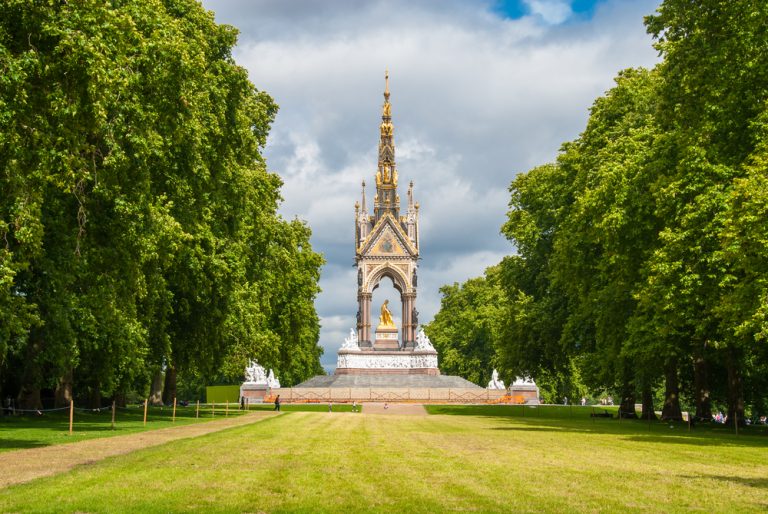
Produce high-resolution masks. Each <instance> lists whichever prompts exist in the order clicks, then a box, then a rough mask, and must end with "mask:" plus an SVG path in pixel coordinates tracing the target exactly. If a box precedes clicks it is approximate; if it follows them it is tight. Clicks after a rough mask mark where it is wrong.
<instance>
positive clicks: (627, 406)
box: [619, 382, 637, 419]
mask: <svg viewBox="0 0 768 514" xmlns="http://www.w3.org/2000/svg"><path fill="white" fill-rule="evenodd" d="M619 415H620V416H621V418H622V419H627V418H636V417H637V414H636V413H635V388H634V387H632V384H630V383H629V382H625V383H624V385H623V386H622V388H621V404H620V405H619Z"/></svg>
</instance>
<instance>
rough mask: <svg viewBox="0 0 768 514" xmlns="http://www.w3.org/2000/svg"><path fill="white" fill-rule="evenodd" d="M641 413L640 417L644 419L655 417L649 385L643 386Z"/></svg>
mask: <svg viewBox="0 0 768 514" xmlns="http://www.w3.org/2000/svg"><path fill="white" fill-rule="evenodd" d="M642 397H643V413H642V414H641V417H642V418H643V419H645V420H649V419H652V420H655V419H657V418H656V411H655V410H654V407H653V389H651V387H650V386H643V392H642Z"/></svg>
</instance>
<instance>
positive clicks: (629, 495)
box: [0, 406, 768, 512]
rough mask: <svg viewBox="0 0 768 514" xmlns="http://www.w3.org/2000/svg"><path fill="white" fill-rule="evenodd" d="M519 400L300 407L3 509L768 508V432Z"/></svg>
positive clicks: (69, 479) (85, 472) (55, 482)
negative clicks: (606, 415) (651, 420)
mask: <svg viewBox="0 0 768 514" xmlns="http://www.w3.org/2000/svg"><path fill="white" fill-rule="evenodd" d="M515 408H516V407H479V408H475V407H469V408H468V409H462V408H450V407H433V408H431V410H432V411H433V412H444V413H448V412H451V413H452V414H464V415H449V414H435V415H430V416H394V415H378V416H377V415H361V414H351V413H338V412H334V413H328V412H286V413H285V414H283V415H281V416H278V417H275V418H269V419H265V420H263V421H260V422H258V423H255V424H252V425H247V426H242V427H236V428H231V429H228V430H224V431H221V432H217V433H214V434H209V435H206V436H202V437H198V438H193V439H184V440H180V441H176V442H174V443H171V444H167V445H163V446H158V447H154V448H150V449H146V450H141V451H138V452H135V453H133V454H129V455H124V456H119V457H113V458H109V459H107V460H105V461H102V462H100V463H96V464H90V465H87V466H83V467H80V468H77V469H76V470H74V471H72V472H69V473H66V474H62V475H59V476H55V477H51V478H46V479H40V480H37V481H35V482H31V483H29V484H25V485H21V486H14V487H10V488H7V489H4V490H1V491H0V511H2V512H6V511H24V512H28V511H64V512H75V511H82V512H179V511H189V510H201V511H207V512H208V511H212V512H259V511H265V512H349V511H353V512H362V511H368V510H375V511H386V512H442V511H457V510H459V511H478V512H573V511H588V512H615V511H624V512H636V511H647V512H688V511H691V510H700V511H706V512H744V511H755V512H758V511H765V510H766V509H767V508H768V463H766V456H767V455H768V452H766V450H768V437H766V435H765V433H764V432H762V431H756V430H751V431H748V432H746V433H742V434H741V435H739V436H738V437H737V436H735V435H733V434H731V433H730V432H727V431H725V430H717V429H712V428H708V427H696V428H694V429H693V430H692V431H691V432H690V433H689V432H687V427H685V426H683V425H677V426H675V425H673V426H672V428H670V425H668V424H660V423H659V424H653V425H652V426H651V427H650V430H649V428H648V425H647V424H645V423H643V422H637V421H623V422H622V423H619V422H618V420H615V419H610V420H609V419H597V420H594V421H593V420H591V419H589V418H586V417H583V416H578V415H575V414H571V413H573V411H570V412H569V411H568V410H567V409H565V410H564V409H559V410H553V411H549V415H547V411H545V410H544V409H539V410H537V411H536V412H537V413H539V414H540V415H539V416H538V417H536V416H532V415H530V414H532V412H526V417H525V418H523V417H522V416H521V415H518V414H521V413H522V411H521V410H518V411H517V414H516V413H515V410H514V409H515ZM326 409H327V406H326ZM473 409H474V412H473ZM518 409H519V408H518ZM558 412H559V414H558ZM577 412H578V411H577ZM510 414H511V415H510ZM582 414H583V412H582ZM556 416H559V417H556Z"/></svg>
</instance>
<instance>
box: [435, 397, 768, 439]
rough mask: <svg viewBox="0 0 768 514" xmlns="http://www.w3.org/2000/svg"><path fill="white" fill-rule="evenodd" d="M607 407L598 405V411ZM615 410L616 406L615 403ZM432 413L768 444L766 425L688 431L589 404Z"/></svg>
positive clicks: (452, 408)
mask: <svg viewBox="0 0 768 514" xmlns="http://www.w3.org/2000/svg"><path fill="white" fill-rule="evenodd" d="M603 410H608V411H609V412H610V410H611V408H610V407H608V408H607V409H606V408H604V407H600V408H596V409H595V412H598V413H599V412H602V411H603ZM613 411H614V412H615V411H616V407H613ZM427 412H428V413H429V414H440V415H454V416H456V415H458V416H475V417H484V418H491V419H495V420H498V421H501V422H506V423H509V424H510V425H505V426H496V427H492V428H490V430H509V431H539V432H559V433H565V432H571V433H584V434H589V433H592V434H614V435H616V436H618V437H621V438H622V439H623V440H629V441H638V442H654V443H666V444H690V445H696V446H744V447H768V438H766V435H768V430H766V428H765V427H746V428H742V429H740V435H738V436H737V435H736V434H734V433H733V431H732V429H728V428H726V427H722V426H720V425H717V426H713V425H709V424H705V425H702V424H700V425H697V426H696V427H694V428H692V429H691V431H690V432H689V431H688V425H687V424H686V423H668V422H663V423H662V422H658V421H654V422H651V423H650V424H649V423H648V422H647V421H643V420H636V419H633V420H628V419H624V420H621V421H619V420H618V419H616V418H610V419H609V418H589V417H588V416H589V414H591V413H592V411H591V409H590V408H588V407H573V408H569V407H565V406H538V407H526V408H525V409H523V407H522V406H520V405H429V406H427Z"/></svg>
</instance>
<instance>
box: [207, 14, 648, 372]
mask: <svg viewBox="0 0 768 514" xmlns="http://www.w3.org/2000/svg"><path fill="white" fill-rule="evenodd" d="M658 3H659V2H658V1H657V0H502V1H493V0H475V1H472V0H423V1H414V0H392V1H384V0H367V1H357V0H355V1H353V0H290V1H287V0H203V5H204V6H205V7H206V8H207V9H209V10H211V11H213V12H214V13H215V17H216V21H217V22H219V23H226V24H230V25H233V26H235V27H237V28H238V29H239V31H240V38H239V42H238V45H237V47H236V48H235V49H234V52H233V54H234V58H235V60H236V62H237V63H238V64H240V65H241V66H243V67H245V68H246V69H247V70H248V72H249V76H250V79H251V81H252V82H253V83H254V85H255V86H256V87H257V88H258V89H260V90H264V91H266V92H267V93H269V94H270V95H271V96H272V97H273V98H274V99H275V101H276V102H277V103H278V105H279V106H280V111H279V112H278V114H277V118H276V120H275V123H274V125H273V127H272V131H271V134H270V136H269V139H268V142H267V146H266V148H265V152H264V154H265V157H266V159H267V166H268V168H269V169H270V171H273V172H275V173H277V174H279V175H280V176H281V177H282V179H283V181H284V185H283V188H282V195H283V199H284V200H283V203H282V205H281V207H280V213H281V214H282V215H283V216H284V217H285V218H288V219H292V218H294V217H298V218H300V219H303V220H305V221H306V222H307V223H308V224H309V226H310V227H311V229H312V233H313V235H312V245H313V247H314V249H315V250H316V251H319V252H321V253H322V254H323V255H324V257H325V259H326V264H325V266H324V267H323V269H322V275H321V280H320V286H321V288H322V290H323V291H322V293H321V294H320V295H319V296H318V298H317V301H316V308H317V311H318V314H319V316H320V319H321V325H322V328H321V332H320V344H321V346H323V348H324V349H325V353H324V355H323V357H322V358H321V363H322V364H323V366H324V367H325V368H326V370H328V371H332V369H333V368H334V367H335V364H336V351H337V350H338V348H339V346H341V344H342V342H343V340H344V337H346V336H348V335H349V331H350V328H352V327H354V326H355V314H356V312H357V280H356V271H355V268H354V263H355V261H354V257H355V248H354V237H355V236H354V234H355V231H354V204H355V201H359V200H360V198H361V192H360V183H361V182H362V181H363V180H365V181H366V182H367V183H368V184H372V183H374V175H375V172H376V162H377V145H378V135H379V123H380V122H381V105H382V103H383V96H382V93H383V90H384V72H385V70H386V69H388V70H389V76H390V80H389V83H390V92H391V98H390V101H391V103H392V122H393V124H394V127H395V129H394V136H395V149H396V162H397V167H398V170H399V175H400V181H399V182H400V189H401V191H400V194H401V197H402V198H403V199H405V196H406V195H405V189H406V187H407V184H408V182H410V181H413V183H414V197H415V199H416V201H418V202H419V203H420V205H421V208H420V237H421V241H420V244H421V248H420V250H421V253H420V256H421V260H420V262H419V289H418V297H417V300H416V305H417V308H418V310H419V312H420V315H419V321H420V322H422V323H427V322H429V321H430V320H431V319H432V318H433V316H434V315H435V314H436V313H437V312H438V310H439V308H440V298H441V294H440V287H441V286H443V285H446V284H453V283H456V282H458V283H462V282H464V281H465V280H467V279H469V278H472V277H476V276H480V275H482V273H483V271H484V270H485V268H487V267H488V266H492V265H494V264H496V263H498V262H499V261H500V260H501V259H502V258H503V257H504V256H505V255H509V254H512V253H514V251H515V249H514V247H513V246H512V244H511V243H510V242H509V241H507V240H506V239H505V238H504V237H503V236H502V235H501V233H500V229H501V226H502V224H503V223H504V222H505V219H506V213H507V210H508V203H509V185H510V183H511V181H512V180H513V178H514V177H515V175H517V174H518V173H521V172H526V171H528V170H530V169H531V168H533V167H535V166H538V165H541V164H544V163H547V162H551V161H553V160H554V159H555V158H556V157H557V153H558V150H559V148H560V146H561V145H562V143H564V142H566V141H570V140H573V139H575V138H576V137H578V135H579V133H580V132H581V131H583V130H584V127H585V124H586V121H587V118H588V116H589V108H590V106H591V105H592V103H593V102H594V100H595V99H596V98H597V97H599V96H600V95H602V94H603V93H604V92H605V91H607V90H608V89H610V88H611V87H612V85H613V79H614V77H615V76H616V74H617V73H618V71H619V70H622V69H624V68H629V67H637V66H645V67H652V66H653V65H655V64H656V63H657V62H658V60H659V58H658V54H657V52H656V51H655V50H654V49H653V47H652V39H651V37H650V36H648V35H647V34H646V32H645V27H644V26H643V17H644V16H646V15H649V14H652V13H653V12H654V11H655V9H656V7H657V6H658ZM372 196H373V192H372V191H371V188H370V187H369V188H368V204H369V205H372V203H373V198H372ZM385 299H389V300H390V303H392V304H394V305H398V306H399V303H400V302H399V295H398V293H397V291H396V290H395V289H394V287H393V286H392V284H391V282H390V281H389V280H388V279H387V280H385V283H382V286H381V287H379V288H378V289H377V290H376V291H375V292H374V297H373V302H372V311H373V312H378V309H379V307H380V305H381V303H383V302H384V300H385ZM392 311H393V315H394V317H395V322H396V323H398V324H399V320H400V313H399V308H398V309H392ZM373 323H374V324H375V320H373Z"/></svg>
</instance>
